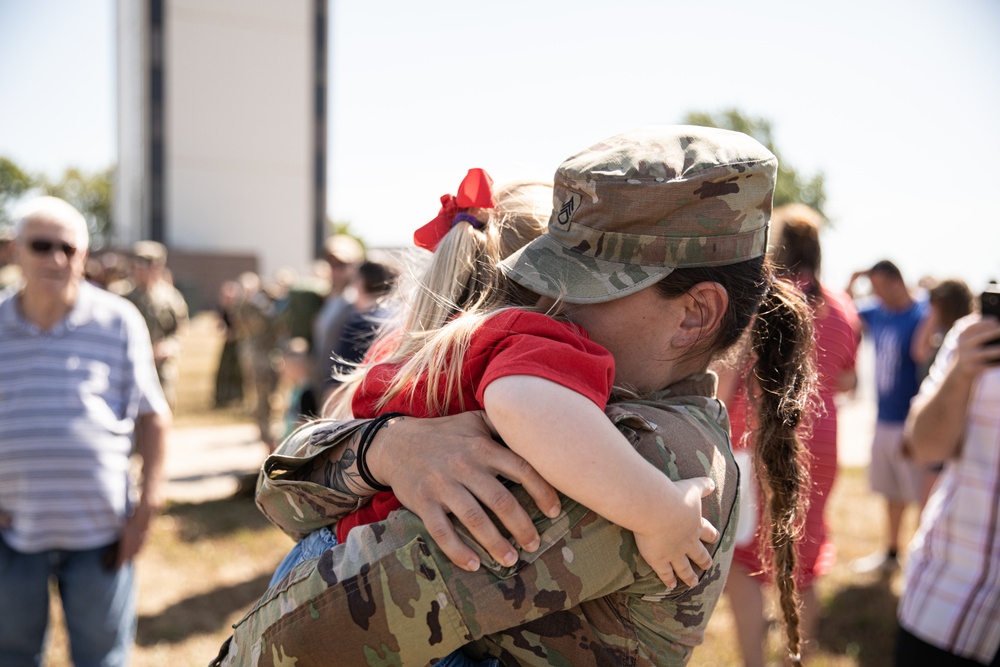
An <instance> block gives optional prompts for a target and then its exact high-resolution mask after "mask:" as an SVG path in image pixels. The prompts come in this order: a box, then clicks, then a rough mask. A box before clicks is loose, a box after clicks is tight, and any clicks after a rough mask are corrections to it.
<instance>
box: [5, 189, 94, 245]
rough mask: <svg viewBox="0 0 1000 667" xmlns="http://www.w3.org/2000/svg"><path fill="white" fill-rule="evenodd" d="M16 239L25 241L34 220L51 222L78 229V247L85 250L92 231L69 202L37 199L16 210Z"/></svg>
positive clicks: (14, 216) (54, 198) (43, 198)
mask: <svg viewBox="0 0 1000 667" xmlns="http://www.w3.org/2000/svg"><path fill="white" fill-rule="evenodd" d="M13 218H14V239H15V240H16V241H18V242H20V241H23V240H24V229H25V227H27V226H28V223H29V222H32V221H34V220H51V221H54V222H60V223H63V224H65V225H68V226H70V227H73V228H75V229H76V246H77V247H78V248H81V249H85V248H87V247H89V245H90V231H89V230H88V229H87V220H86V218H84V217H83V214H82V213H80V211H78V210H76V208H75V207H74V206H73V205H72V204H70V203H69V202H67V201H65V200H63V199H59V198H58V197H50V196H45V197H36V198H34V199H29V200H28V201H26V202H24V203H23V204H21V205H20V206H18V207H17V208H16V209H15V210H14V215H13Z"/></svg>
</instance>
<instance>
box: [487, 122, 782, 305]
mask: <svg viewBox="0 0 1000 667" xmlns="http://www.w3.org/2000/svg"><path fill="white" fill-rule="evenodd" d="M777 167H778V161H777V159H776V158H775V157H774V155H772V154H771V153H770V152H769V151H768V150H767V149H766V148H765V147H764V146H762V145H761V144H760V143H758V142H757V141H756V140H754V139H752V138H751V137H749V136H747V135H745V134H742V133H740V132H732V131H729V130H719V129H715V128H709V127H698V126H691V125H661V126H649V127H644V128H640V129H637V130H633V131H630V132H626V133H624V134H619V135H616V136H614V137H611V138H610V139H605V140H604V141H601V142H599V143H597V144H595V145H593V146H591V147H590V148H587V149H586V150H584V151H581V152H580V153H577V154H576V155H574V156H572V157H570V158H569V159H567V160H566V161H565V162H563V163H562V165H560V166H559V169H558V170H557V171H556V174H555V187H554V191H553V210H552V215H551V217H550V218H549V225H548V230H547V231H546V232H545V234H543V235H542V236H540V237H538V238H536V239H535V240H533V241H532V242H531V243H529V244H528V245H527V246H525V247H524V248H521V250H519V251H518V252H515V253H514V254H513V255H511V256H510V257H508V258H507V259H505V260H504V261H503V262H502V263H501V265H500V266H501V269H502V270H503V272H504V273H505V274H506V275H507V276H508V277H509V278H511V279H512V280H514V281H516V282H518V283H520V284H521V285H523V286H525V287H527V288H529V289H531V290H532V291H534V292H537V293H539V294H543V295H545V296H550V297H553V298H562V299H563V300H565V301H567V302H569V303H602V302H605V301H613V300H615V299H619V298H621V297H623V296H627V295H629V294H632V293H635V292H638V291H640V290H642V289H644V288H646V287H648V286H650V285H653V284H654V283H656V282H657V281H659V280H661V279H662V278H664V277H665V276H667V275H669V274H670V273H671V272H672V271H673V270H674V269H676V268H681V267H694V266H722V265H725V264H734V263H737V262H741V261H744V260H748V259H752V258H754V257H759V256H761V255H763V254H764V253H765V251H766V250H767V229H768V221H769V219H770V215H771V198H772V195H773V192H774V179H775V175H776V172H777Z"/></svg>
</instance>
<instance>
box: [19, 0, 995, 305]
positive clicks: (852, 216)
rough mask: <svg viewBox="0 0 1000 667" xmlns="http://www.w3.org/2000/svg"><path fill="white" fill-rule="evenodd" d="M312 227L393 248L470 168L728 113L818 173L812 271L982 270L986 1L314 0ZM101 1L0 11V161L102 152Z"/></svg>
mask: <svg viewBox="0 0 1000 667" xmlns="http://www.w3.org/2000/svg"><path fill="white" fill-rule="evenodd" d="M331 23H332V25H331V30H332V32H331V34H332V48H331V59H332V63H331V64H332V67H331V72H332V78H331V104H330V113H331V117H330V129H331V131H330V170H329V174H330V190H329V213H330V215H331V217H332V218H334V219H335V220H338V221H340V220H343V221H350V223H351V228H352V230H354V231H355V232H356V233H358V234H359V235H360V236H362V237H363V238H364V239H365V240H366V241H367V242H368V243H369V244H371V245H400V244H405V243H408V242H409V238H410V235H411V233H412V230H413V229H414V228H416V227H417V226H419V225H420V224H422V223H423V222H426V221H427V220H429V219H430V218H432V217H434V215H435V214H436V212H437V207H438V198H439V196H440V195H442V194H444V193H446V192H454V189H455V188H456V187H457V185H458V182H459V181H460V180H461V178H462V176H464V174H465V172H466V170H467V169H468V168H469V167H473V166H479V167H483V168H485V169H487V170H488V171H489V172H490V173H491V174H492V175H493V177H494V180H496V181H497V182H504V181H508V180H512V179H517V178H525V177H532V178H550V177H551V175H552V172H553V171H554V170H555V167H556V166H557V165H558V164H559V163H560V162H561V161H562V160H563V159H564V158H566V157H568V156H569V155H570V154H572V153H574V152H576V151H577V150H579V149H582V148H584V147H586V146H588V145H590V144H591V143H593V142H595V141H597V140H599V139H601V138H603V137H605V136H608V135H611V134H614V133H617V132H620V131H622V130H625V129H628V128H631V127H635V126H638V125H645V124H648V123H673V122H679V121H680V120H681V119H682V118H683V117H684V115H685V113H686V112H688V111H692V110H697V111H711V112H714V111H719V110H722V109H726V108H729V107H736V108H739V109H740V110H742V111H743V112H744V113H746V114H749V115H754V116H761V117H764V118H767V119H769V120H770V121H771V122H772V123H773V126H774V130H775V139H776V143H777V146H778V148H779V150H780V151H781V152H782V155H783V157H784V158H785V159H786V160H787V161H788V162H790V163H791V164H792V165H793V166H795V167H796V168H798V169H799V170H801V171H804V172H806V173H811V172H815V171H822V172H823V173H824V174H825V175H826V192H827V196H828V202H827V212H828V213H829V214H830V216H831V218H832V219H833V228H832V229H830V230H828V231H827V233H826V235H825V236H824V263H825V268H824V276H825V278H826V279H827V281H828V282H830V283H832V284H834V285H842V284H843V283H844V282H846V279H847V277H848V276H849V275H850V273H851V271H852V270H854V269H857V268H863V267H866V266H869V265H871V264H872V263H874V262H875V261H876V260H878V259H881V258H883V257H888V258H890V259H893V260H894V261H896V262H897V263H898V264H899V265H900V266H901V268H903V271H904V274H905V275H906V277H907V278H908V279H909V280H911V281H915V280H916V279H917V278H918V277H920V276H921V275H925V274H930V275H934V276H937V277H949V276H957V277H961V278H964V279H966V280H967V281H968V282H969V283H970V286H971V287H972V288H973V289H974V290H976V291H978V290H979V289H980V288H981V287H982V286H983V284H984V283H985V282H986V280H987V278H989V277H997V278H1000V214H998V208H1000V207H998V205H997V197H998V195H1000V187H998V185H997V184H996V177H995V174H994V172H993V167H992V166H991V165H992V164H993V161H994V159H995V158H991V157H990V156H991V155H994V156H997V155H1000V121H998V110H1000V38H998V36H1000V2H997V1H996V0H949V1H948V2H939V1H936V0H905V1H904V0H843V1H841V2H838V3H813V2H800V1H791V0H789V1H783V0H782V1H767V0H761V1H760V2H755V3H747V2H742V1H739V2H738V1H735V0H716V1H715V2H711V3H707V2H680V1H675V0H622V1H621V2H617V3H608V2H598V1H596V0H545V1H544V2H540V1H538V0H507V1H505V2H502V3H501V2H467V1H464V0H462V1H459V0H428V1H427V2H420V3H416V2H410V1H407V0H383V1H382V2H366V1H363V0H331ZM113 33H114V3H113V2H112V0H0V99H2V103H0V154H2V155H6V156H8V157H10V158H12V159H14V160H15V161H16V162H17V163H18V164H20V165H22V166H23V167H25V168H28V169H30V170H34V171H43V172H46V173H49V174H51V175H58V174H59V173H61V171H62V169H64V168H65V167H67V166H71V165H75V166H81V167H86V168H91V169H94V168H100V167H104V166H107V165H109V164H111V163H113V162H114V160H115V150H116V147H115V142H116V140H115V108H114V94H115V85H114V44H113Z"/></svg>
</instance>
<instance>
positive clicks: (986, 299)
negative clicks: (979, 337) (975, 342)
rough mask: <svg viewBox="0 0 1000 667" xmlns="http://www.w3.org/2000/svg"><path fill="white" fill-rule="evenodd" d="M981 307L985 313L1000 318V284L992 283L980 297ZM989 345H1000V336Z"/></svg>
mask: <svg viewBox="0 0 1000 667" xmlns="http://www.w3.org/2000/svg"><path fill="white" fill-rule="evenodd" d="M979 309H980V311H981V312H982V313H983V315H992V316H993V317H995V318H997V319H998V320H1000V285H998V284H997V283H991V284H990V286H989V287H987V288H986V291H985V292H983V293H982V295H981V296H980V297H979ZM986 344H987V345H1000V338H994V339H993V340H991V341H990V342H988V343H986Z"/></svg>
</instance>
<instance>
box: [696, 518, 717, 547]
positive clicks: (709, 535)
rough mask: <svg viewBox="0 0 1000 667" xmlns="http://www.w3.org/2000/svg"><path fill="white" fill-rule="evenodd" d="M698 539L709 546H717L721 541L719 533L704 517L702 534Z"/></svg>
mask: <svg viewBox="0 0 1000 667" xmlns="http://www.w3.org/2000/svg"><path fill="white" fill-rule="evenodd" d="M698 539H700V540H701V541H702V542H707V543H708V544H715V543H716V542H718V541H719V531H718V530H716V529H715V526H713V525H712V524H711V523H710V522H709V521H708V519H705V518H704V517H703V518H702V520H701V534H700V535H699V536H698Z"/></svg>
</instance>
